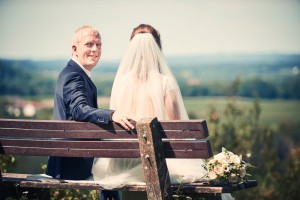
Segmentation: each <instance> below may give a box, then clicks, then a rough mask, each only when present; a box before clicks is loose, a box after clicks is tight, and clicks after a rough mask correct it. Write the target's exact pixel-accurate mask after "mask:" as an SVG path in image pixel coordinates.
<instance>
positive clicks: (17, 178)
mask: <svg viewBox="0 0 300 200" xmlns="http://www.w3.org/2000/svg"><path fill="white" fill-rule="evenodd" d="M28 176H30V174H15V173H3V181H4V182H16V183H19V184H20V187H34V188H57V189H58V188H66V189H67V188H78V189H94V190H102V189H104V188H102V186H101V185H99V184H98V183H96V182H93V181H90V182H87V181H72V182H66V181H64V180H61V179H52V180H49V181H40V180H35V181H34V180H28V179H27V177H28ZM57 183H60V184H57ZM255 186H257V181H255V180H248V181H245V182H244V183H242V184H238V185H232V186H229V185H224V186H216V187H214V186H209V185H206V184H205V182H197V183H189V184H180V185H177V184H176V185H172V188H173V190H174V191H178V190H180V191H181V192H182V193H231V192H234V191H238V190H242V189H245V188H252V187H255ZM145 189H146V186H145V185H134V186H131V185H127V186H123V187H121V188H116V190H120V191H145Z"/></svg>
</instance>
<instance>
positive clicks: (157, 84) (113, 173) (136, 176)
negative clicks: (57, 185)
mask: <svg viewBox="0 0 300 200" xmlns="http://www.w3.org/2000/svg"><path fill="white" fill-rule="evenodd" d="M110 108H111V109H114V110H118V111H120V112H121V113H124V114H126V115H128V116H129V117H130V118H132V119H135V120H136V121H138V120H139V119H141V118H144V117H157V118H158V120H171V119H188V115H187V112H186V109H185V107H184V104H183V99H182V96H181V93H180V89H179V86H178V84H177V81H176V79H175V78H174V75H173V74H172V72H171V70H170V68H169V66H168V64H167V62H166V60H165V58H164V56H163V54H162V52H161V50H160V49H159V47H158V45H157V44H156V42H155V40H154V38H153V36H152V35H151V34H149V33H144V34H137V35H136V36H134V37H133V38H132V40H131V42H130V45H129V48H128V51H127V54H126V55H125V57H124V58H123V60H122V62H121V64H120V66H119V69H118V72H117V74H116V77H115V80H114V84H113V88H112V93H111V99H110ZM166 161H167V167H168V170H169V173H170V179H171V183H182V184H183V183H191V182H195V181H198V180H200V179H203V178H204V177H205V175H206V174H207V171H206V169H205V168H204V167H203V165H204V161H203V160H201V159H166ZM92 174H93V179H94V180H95V181H97V182H99V183H100V184H101V185H102V186H104V187H105V188H106V189H113V188H118V187H122V186H124V185H136V184H141V185H143V184H145V181H144V172H143V170H142V164H141V160H140V159H136V158H133V159H124V158H95V160H94V165H93V168H92ZM229 197H230V198H226V199H231V195H229ZM223 199H224V198H223Z"/></svg>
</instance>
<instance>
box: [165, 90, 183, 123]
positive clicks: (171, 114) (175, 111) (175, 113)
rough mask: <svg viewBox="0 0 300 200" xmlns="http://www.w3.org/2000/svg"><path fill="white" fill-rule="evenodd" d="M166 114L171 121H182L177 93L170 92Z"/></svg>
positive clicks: (167, 95)
mask: <svg viewBox="0 0 300 200" xmlns="http://www.w3.org/2000/svg"><path fill="white" fill-rule="evenodd" d="M165 106H166V113H167V117H168V119H169V120H174V119H175V120H176V119H180V109H179V104H178V100H177V92H176V91H174V90H173V91H169V92H167V94H166V97H165Z"/></svg>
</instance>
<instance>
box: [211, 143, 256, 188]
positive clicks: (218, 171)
mask: <svg viewBox="0 0 300 200" xmlns="http://www.w3.org/2000/svg"><path fill="white" fill-rule="evenodd" d="M249 167H252V165H250V164H249V163H246V162H244V161H243V160H242V156H237V155H235V154H233V153H232V152H230V151H228V150H226V149H225V148H224V147H223V148H222V152H221V153H219V154H217V155H215V156H214V157H213V158H212V159H211V160H209V161H208V162H207V165H206V168H207V171H208V174H207V177H208V178H209V179H211V180H212V182H213V183H215V184H237V183H240V182H242V181H244V180H245V177H246V176H249V174H247V172H246V170H247V168H249Z"/></svg>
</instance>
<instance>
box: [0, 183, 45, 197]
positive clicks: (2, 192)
mask: <svg viewBox="0 0 300 200" xmlns="http://www.w3.org/2000/svg"><path fill="white" fill-rule="evenodd" d="M8 197H10V198H13V199H22V198H24V197H25V198H27V199H39V200H50V189H48V188H23V187H20V186H19V185H18V184H11V183H2V184H0V199H6V198H8Z"/></svg>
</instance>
